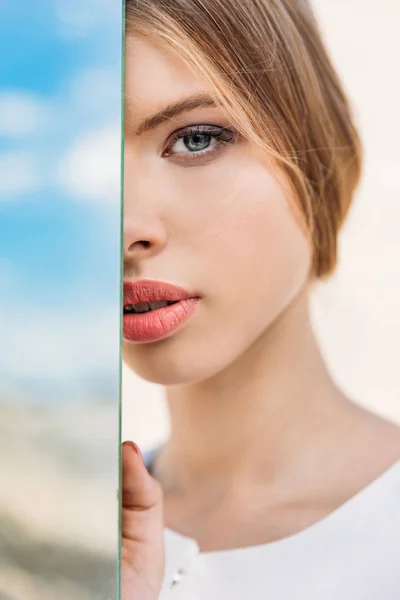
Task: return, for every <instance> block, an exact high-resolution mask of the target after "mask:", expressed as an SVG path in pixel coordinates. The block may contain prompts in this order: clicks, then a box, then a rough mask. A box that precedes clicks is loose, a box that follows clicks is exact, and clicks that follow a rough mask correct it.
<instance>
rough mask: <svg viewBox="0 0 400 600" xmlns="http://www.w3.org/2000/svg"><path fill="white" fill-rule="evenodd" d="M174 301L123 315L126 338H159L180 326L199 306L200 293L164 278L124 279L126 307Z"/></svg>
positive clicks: (134, 339) (156, 339) (130, 339)
mask: <svg viewBox="0 0 400 600" xmlns="http://www.w3.org/2000/svg"><path fill="white" fill-rule="evenodd" d="M163 300H164V301H167V302H174V304H171V305H170V306H165V307H163V308H158V309H156V310H152V311H149V312H146V313H136V314H134V313H129V314H124V315H123V336H124V339H126V340H128V341H130V342H136V343H142V344H143V343H149V342H156V341H160V340H162V339H164V338H166V337H169V336H170V335H172V333H174V332H175V331H177V330H178V329H181V327H182V326H183V325H184V324H185V323H186V322H187V321H188V320H189V319H190V318H191V317H192V316H193V314H194V313H195V312H196V309H197V307H198V303H199V300H200V297H199V296H198V294H196V293H194V292H191V291H189V290H186V289H185V288H182V287H179V286H176V285H173V284H170V283H166V282H163V281H151V280H147V279H146V280H141V281H136V282H134V283H132V282H124V295H123V306H124V308H125V306H127V305H130V304H138V303H141V302H160V301H163Z"/></svg>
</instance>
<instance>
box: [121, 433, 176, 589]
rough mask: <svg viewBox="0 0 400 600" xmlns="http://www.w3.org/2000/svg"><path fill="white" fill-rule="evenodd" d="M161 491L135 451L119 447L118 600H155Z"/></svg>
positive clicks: (160, 561) (160, 559)
mask: <svg viewBox="0 0 400 600" xmlns="http://www.w3.org/2000/svg"><path fill="white" fill-rule="evenodd" d="M163 529H164V524H163V508H162V490H161V486H160V485H159V483H158V482H157V481H156V480H155V479H154V478H153V477H151V476H150V475H149V473H148V472H147V469H146V467H145V465H144V463H143V458H142V455H141V453H140V450H139V448H138V447H137V446H136V445H135V444H134V443H133V442H124V443H123V444H122V552H121V600H158V598H159V595H160V591H161V585H162V580H163V576H164V560H165V559H164V535H163Z"/></svg>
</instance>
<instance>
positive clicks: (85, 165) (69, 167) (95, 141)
mask: <svg viewBox="0 0 400 600" xmlns="http://www.w3.org/2000/svg"><path fill="white" fill-rule="evenodd" d="M58 173H59V183H60V185H61V186H63V187H64V188H65V189H66V190H67V192H68V193H69V194H70V195H71V196H72V197H76V198H78V199H83V200H87V201H89V202H93V201H96V202H100V203H115V206H117V204H118V203H119V200H120V189H121V182H120V180H121V174H120V173H121V132H120V127H119V125H114V124H113V125H108V126H105V127H103V128H100V129H97V130H93V131H91V132H89V133H86V134H84V135H83V136H82V137H81V138H78V139H77V140H76V141H75V143H74V144H73V145H72V147H71V148H70V149H69V150H68V151H67V153H66V154H65V155H64V156H63V157H62V158H61V160H60V163H59V169H58Z"/></svg>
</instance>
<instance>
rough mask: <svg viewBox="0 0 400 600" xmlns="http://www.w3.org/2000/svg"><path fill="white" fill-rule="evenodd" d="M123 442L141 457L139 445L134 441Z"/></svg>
mask: <svg viewBox="0 0 400 600" xmlns="http://www.w3.org/2000/svg"><path fill="white" fill-rule="evenodd" d="M124 444H126V445H128V446H130V447H131V448H133V450H134V451H135V452H136V454H138V455H139V456H140V457H141V458H143V455H142V453H141V451H140V448H139V446H137V445H136V444H135V442H124Z"/></svg>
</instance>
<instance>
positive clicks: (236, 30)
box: [126, 0, 362, 277]
mask: <svg viewBox="0 0 400 600" xmlns="http://www.w3.org/2000/svg"><path fill="white" fill-rule="evenodd" d="M126 27H127V31H128V33H129V32H132V33H136V34H137V35H141V36H146V37H150V38H151V39H153V40H158V41H159V42H161V43H165V44H167V46H168V47H169V48H170V49H171V50H174V51H176V52H177V53H178V54H179V55H180V56H181V57H182V58H183V59H184V60H185V61H186V62H188V63H189V64H190V65H191V66H192V67H195V68H196V69H197V70H198V71H199V72H200V73H201V74H202V75H204V76H205V77H206V79H207V80H208V81H209V82H210V83H211V84H212V86H213V88H214V90H215V95H216V98H217V99H218V100H219V101H220V102H222V103H223V105H224V106H225V107H226V109H227V111H228V112H229V113H230V115H231V117H232V119H233V120H234V122H235V125H236V126H237V127H238V129H239V130H240V131H241V132H242V133H243V134H244V135H245V136H246V137H247V138H248V139H249V140H250V141H253V142H254V143H255V144H257V145H258V146H261V147H262V148H263V149H264V150H266V151H267V152H268V153H269V155H270V156H271V157H272V158H273V159H276V160H277V161H278V164H279V165H280V166H281V167H282V168H283V170H284V172H285V174H286V176H287V178H288V181H289V183H290V184H291V186H292V188H293V190H294V191H295V196H296V198H297V199H298V202H299V204H300V207H301V210H302V213H303V216H304V219H305V224H306V227H307V231H308V233H309V235H310V238H311V241H312V247H313V274H314V276H315V277H323V276H326V275H328V274H329V273H331V272H332V270H333V269H334V267H335V265H336V262H337V238H338V233H339V230H340V227H341V225H342V224H343V222H344V219H345V217H346V215H347V213H348V209H349V207H350V204H351V201H352V198H353V195H354V192H355V189H356V187H357V185H358V182H359V179H360V174H361V163H362V149H361V143H360V139H359V136H358V133H357V130H356V128H355V126H354V123H353V119H352V115H351V110H350V107H349V103H348V100H347V98H346V95H345V93H344V91H343V88H342V86H341V83H340V81H339V78H338V76H337V74H336V72H335V70H334V68H333V66H332V64H331V61H330V59H329V56H328V55H327V52H326V49H325V47H324V44H323V42H322V40H321V36H320V33H319V30H318V27H317V24H316V22H315V19H314V16H313V13H312V10H311V7H310V4H309V2H308V1H307V0H126Z"/></svg>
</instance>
